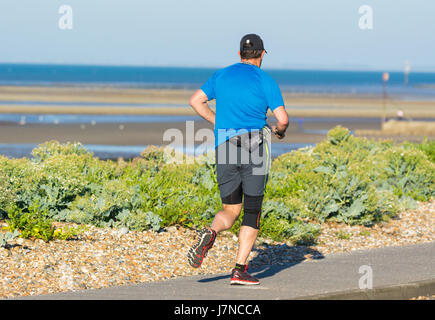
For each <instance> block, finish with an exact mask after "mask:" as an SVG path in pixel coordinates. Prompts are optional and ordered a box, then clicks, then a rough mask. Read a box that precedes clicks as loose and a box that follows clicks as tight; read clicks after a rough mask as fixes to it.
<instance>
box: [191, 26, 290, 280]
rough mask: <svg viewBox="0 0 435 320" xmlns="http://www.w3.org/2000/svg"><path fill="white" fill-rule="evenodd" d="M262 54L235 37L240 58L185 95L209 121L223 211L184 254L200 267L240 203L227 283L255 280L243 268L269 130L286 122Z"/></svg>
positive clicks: (257, 42) (279, 129)
mask: <svg viewBox="0 0 435 320" xmlns="http://www.w3.org/2000/svg"><path fill="white" fill-rule="evenodd" d="M265 53H266V50H264V45H263V41H262V40H261V38H260V37H259V36H258V35H256V34H248V35H245V36H244V37H243V38H242V39H241V41H240V51H239V55H240V58H241V62H240V63H236V64H233V65H231V66H229V67H226V68H224V69H220V70H218V71H217V72H215V73H214V74H213V76H212V77H211V78H210V79H208V81H207V82H206V83H205V84H204V85H202V86H201V88H200V89H199V90H197V91H196V92H195V93H194V94H193V96H192V97H191V99H190V105H191V106H192V108H193V109H194V110H195V111H196V112H197V113H198V114H199V115H200V116H201V117H203V118H204V119H205V120H207V121H209V122H210V123H212V124H213V125H214V133H215V145H216V164H217V167H216V171H217V181H218V185H219V191H220V195H221V199H222V205H223V210H221V211H219V212H218V213H217V214H216V216H215V218H214V220H213V222H212V224H211V226H210V227H206V228H204V229H203V230H201V231H200V233H199V239H198V241H197V243H196V244H195V245H193V246H192V248H190V250H189V252H188V254H187V256H188V261H189V263H190V265H191V266H192V267H195V268H198V267H200V266H201V263H202V261H203V259H204V257H205V256H206V255H207V252H208V250H210V248H211V247H212V246H213V243H214V241H215V239H216V235H217V234H218V233H219V232H221V231H223V230H228V229H230V228H231V227H232V225H233V224H234V222H235V221H236V219H237V218H238V217H239V215H240V212H241V210H242V205H243V209H244V214H243V220H242V224H241V227H240V233H239V249H238V253H237V258H236V264H235V267H234V269H233V270H232V273H231V282H230V283H231V284H259V280H258V279H257V278H255V277H253V276H252V275H250V274H249V273H248V272H247V264H246V262H247V259H248V256H249V254H250V252H251V250H252V246H253V245H254V242H255V239H256V238H257V235H258V231H259V228H260V216H261V207H262V202H263V195H264V190H265V187H266V183H267V178H268V169H269V166H270V162H271V160H270V133H271V131H272V132H273V133H274V134H275V136H276V137H278V138H279V139H282V138H283V137H284V134H285V131H286V129H287V127H288V115H287V112H286V111H285V108H284V101H283V98H282V95H281V91H280V89H279V87H278V85H277V84H276V82H275V81H274V80H273V79H272V78H271V77H270V76H269V75H268V74H266V73H265V72H264V71H262V70H261V69H260V67H261V63H262V60H263V56H264V54H265ZM213 99H216V114H215V113H214V112H213V111H212V110H211V109H210V108H209V106H208V104H207V102H208V101H210V100H213ZM268 109H270V110H272V111H273V114H274V116H275V118H276V119H277V121H278V123H277V126H273V127H272V130H270V128H269V127H268V125H267V122H266V113H267V110H268ZM246 156H247V157H248V160H246V159H247V158H246ZM259 160H260V161H259Z"/></svg>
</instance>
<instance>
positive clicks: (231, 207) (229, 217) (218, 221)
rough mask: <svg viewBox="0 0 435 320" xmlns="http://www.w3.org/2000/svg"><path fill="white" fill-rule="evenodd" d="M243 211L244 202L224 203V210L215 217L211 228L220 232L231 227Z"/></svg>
mask: <svg viewBox="0 0 435 320" xmlns="http://www.w3.org/2000/svg"><path fill="white" fill-rule="evenodd" d="M241 211H242V204H241V203H239V204H223V210H221V211H219V212H218V213H217V214H216V216H215V217H214V219H213V222H212V224H211V228H212V229H213V230H214V231H216V233H219V232H221V231H224V230H228V229H230V228H231V227H232V226H233V224H234V221H236V219H237V218H238V217H239V215H240V212H241Z"/></svg>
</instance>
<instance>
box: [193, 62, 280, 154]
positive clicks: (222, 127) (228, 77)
mask: <svg viewBox="0 0 435 320" xmlns="http://www.w3.org/2000/svg"><path fill="white" fill-rule="evenodd" d="M201 90H202V91H203V92H204V93H205V94H206V95H207V98H208V100H213V99H216V121H215V130H214V133H215V146H218V145H220V144H221V143H224V142H225V141H226V140H228V139H229V138H231V137H233V136H236V135H238V134H242V133H245V132H247V131H251V130H253V129H257V130H258V129H261V128H263V127H264V126H265V125H266V113H267V109H268V108H270V110H272V111H273V110H275V109H276V108H277V107H279V106H284V101H283V98H282V95H281V90H280V89H279V87H278V84H277V83H276V82H275V80H274V79H273V78H272V77H270V76H269V75H268V74H267V73H266V72H264V71H263V70H261V69H260V68H258V67H257V66H254V65H251V64H246V63H236V64H233V65H231V66H229V67H226V68H223V69H220V70H218V71H216V72H215V73H214V74H213V75H212V76H211V77H210V79H208V80H207V82H206V83H204V84H203V85H202V86H201Z"/></svg>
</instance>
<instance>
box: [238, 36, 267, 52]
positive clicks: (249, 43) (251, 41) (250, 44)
mask: <svg viewBox="0 0 435 320" xmlns="http://www.w3.org/2000/svg"><path fill="white" fill-rule="evenodd" d="M245 50H264V45H263V40H261V38H260V36H258V35H256V34H253V33H251V34H247V35H246V36H244V37H243V38H242V40H240V52H242V51H245Z"/></svg>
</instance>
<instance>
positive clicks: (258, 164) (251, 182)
mask: <svg viewBox="0 0 435 320" xmlns="http://www.w3.org/2000/svg"><path fill="white" fill-rule="evenodd" d="M270 164H271V154H270V140H267V141H266V140H264V141H263V143H262V144H261V145H260V146H259V147H258V149H257V150H255V151H253V152H249V151H248V150H246V149H244V148H243V147H242V146H237V145H235V144H233V143H232V142H231V141H230V140H228V141H226V142H225V143H222V144H221V145H219V146H218V147H217V148H216V171H217V182H218V186H219V191H220V194H221V198H222V202H223V203H226V204H237V203H241V202H242V195H243V194H245V195H249V196H262V195H263V194H264V190H265V188H266V184H267V179H268V177H269V170H270Z"/></svg>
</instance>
